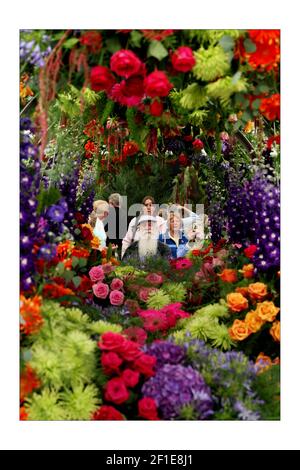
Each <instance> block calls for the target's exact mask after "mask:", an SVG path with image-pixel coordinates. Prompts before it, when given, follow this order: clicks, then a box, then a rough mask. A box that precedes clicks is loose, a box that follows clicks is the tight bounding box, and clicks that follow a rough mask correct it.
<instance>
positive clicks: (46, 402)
mask: <svg viewBox="0 0 300 470" xmlns="http://www.w3.org/2000/svg"><path fill="white" fill-rule="evenodd" d="M59 398H60V395H59V393H57V392H55V391H54V390H50V389H48V388H46V389H44V390H42V392H41V394H37V393H34V394H33V395H32V397H31V398H30V399H28V401H27V403H26V404H25V409H26V412H27V413H28V418H27V419H28V420H29V421H61V420H65V419H66V413H65V411H64V409H63V408H62V406H61V404H60V403H59Z"/></svg>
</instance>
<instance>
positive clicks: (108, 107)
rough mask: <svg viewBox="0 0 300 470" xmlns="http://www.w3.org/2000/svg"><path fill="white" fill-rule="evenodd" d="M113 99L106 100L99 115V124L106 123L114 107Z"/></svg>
mask: <svg viewBox="0 0 300 470" xmlns="http://www.w3.org/2000/svg"><path fill="white" fill-rule="evenodd" d="M114 105H115V103H114V101H112V100H107V102H106V104H105V106H104V108H103V111H102V112H101V117H100V116H99V117H100V124H101V125H103V124H105V123H106V121H107V119H108V117H109V116H110V115H111V114H112V112H113V109H114Z"/></svg>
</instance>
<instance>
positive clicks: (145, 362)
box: [133, 354, 156, 377]
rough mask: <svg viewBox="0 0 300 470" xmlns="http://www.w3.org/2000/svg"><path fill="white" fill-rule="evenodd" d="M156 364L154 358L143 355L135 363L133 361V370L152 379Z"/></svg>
mask: <svg viewBox="0 0 300 470" xmlns="http://www.w3.org/2000/svg"><path fill="white" fill-rule="evenodd" d="M155 364H156V357H154V356H150V354H143V355H142V356H141V357H139V358H138V359H137V360H136V361H134V364H133V366H134V368H135V369H136V370H138V371H139V372H141V374H144V375H145V376H146V377H152V376H153V375H154V370H153V367H154V366H155Z"/></svg>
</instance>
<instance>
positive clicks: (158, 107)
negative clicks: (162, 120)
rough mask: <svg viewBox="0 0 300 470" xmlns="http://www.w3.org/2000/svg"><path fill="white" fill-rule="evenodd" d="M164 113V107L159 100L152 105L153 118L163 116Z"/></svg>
mask: <svg viewBox="0 0 300 470" xmlns="http://www.w3.org/2000/svg"><path fill="white" fill-rule="evenodd" d="M163 111H164V107H163V104H162V102H161V101H158V100H154V101H152V103H151V104H150V114H151V116H156V117H159V116H161V115H162V113H163Z"/></svg>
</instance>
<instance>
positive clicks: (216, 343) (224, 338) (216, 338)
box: [209, 325, 235, 351]
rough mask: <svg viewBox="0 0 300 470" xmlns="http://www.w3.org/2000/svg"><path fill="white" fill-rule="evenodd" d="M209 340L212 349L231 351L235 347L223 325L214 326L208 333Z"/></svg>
mask: <svg viewBox="0 0 300 470" xmlns="http://www.w3.org/2000/svg"><path fill="white" fill-rule="evenodd" d="M209 339H210V341H211V344H212V346H213V347H215V348H221V349H223V350H224V351H227V350H229V349H231V347H232V346H234V345H235V343H234V341H232V339H231V338H230V335H229V333H228V328H227V327H226V326H225V325H215V326H214V328H213V329H212V330H211V331H210V333H209Z"/></svg>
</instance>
